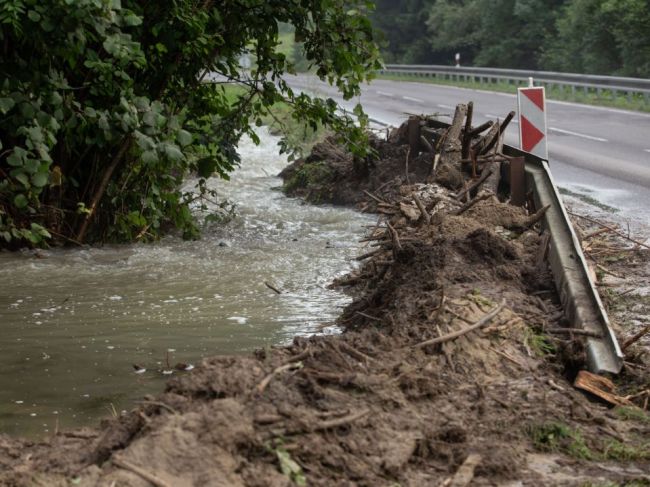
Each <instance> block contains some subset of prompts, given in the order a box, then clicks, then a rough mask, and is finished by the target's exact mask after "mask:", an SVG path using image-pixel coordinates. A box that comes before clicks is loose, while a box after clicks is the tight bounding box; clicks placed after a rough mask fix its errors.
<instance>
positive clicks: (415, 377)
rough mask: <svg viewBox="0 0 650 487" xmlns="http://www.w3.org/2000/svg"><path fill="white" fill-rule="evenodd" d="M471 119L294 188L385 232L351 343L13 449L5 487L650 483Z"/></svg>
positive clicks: (531, 221) (207, 372)
mask: <svg viewBox="0 0 650 487" xmlns="http://www.w3.org/2000/svg"><path fill="white" fill-rule="evenodd" d="M469 113H471V108H469V107H468V106H463V105H461V106H459V107H458V108H457V110H456V114H455V116H454V120H453V123H452V125H451V127H450V128H449V129H440V128H437V127H436V126H435V123H434V122H435V121H434V120H431V119H429V118H427V117H412V118H411V119H410V120H409V121H408V122H407V123H406V124H405V125H403V126H402V127H400V128H399V129H396V130H395V131H393V132H392V133H391V134H390V135H389V137H388V140H383V141H382V140H379V139H377V138H375V139H374V140H373V142H372V143H373V146H374V147H375V149H376V151H377V156H376V157H374V158H371V159H368V160H364V161H359V160H355V159H354V158H353V157H352V156H351V155H349V154H347V153H346V152H344V151H342V150H341V149H340V148H338V147H336V146H335V145H334V144H333V141H331V140H330V141H326V142H325V143H323V144H321V145H317V146H316V147H315V148H314V152H313V153H312V155H311V156H310V157H308V158H306V159H305V160H303V161H299V162H298V163H297V164H295V165H293V166H292V167H291V168H289V169H288V170H287V171H285V173H284V177H285V180H286V181H287V186H288V188H287V189H288V191H289V192H290V193H292V194H297V195H302V196H303V197H307V198H309V199H310V200H312V201H321V202H325V201H330V202H331V201H336V202H339V203H347V204H356V205H359V207H360V208H362V209H364V210H365V211H375V212H377V213H379V214H380V220H379V221H378V223H377V225H376V227H374V228H372V229H371V230H370V231H369V232H368V234H367V235H366V236H365V237H364V238H363V242H364V243H365V244H366V249H365V251H364V253H363V254H362V255H360V256H359V257H358V260H359V261H360V262H361V263H362V264H361V265H360V267H359V268H358V269H357V270H356V271H355V272H353V273H352V274H350V275H348V276H345V277H343V278H341V279H339V280H338V281H337V282H335V283H334V284H333V285H335V286H340V287H345V288H347V289H349V290H350V292H351V293H352V295H353V296H354V300H353V302H352V303H351V304H350V305H349V306H348V307H347V308H346V309H345V310H344V311H343V313H342V315H341V317H340V318H339V320H338V323H337V324H338V325H339V327H340V328H341V329H342V330H343V332H342V333H341V334H340V335H327V336H313V337H310V338H296V339H295V340H294V342H293V344H292V345H291V346H288V347H279V348H271V349H266V350H259V351H257V352H256V353H254V354H252V355H250V356H236V357H213V358H209V359H206V360H204V361H203V363H201V364H200V365H199V366H197V367H196V369H195V370H193V371H192V372H191V373H189V374H186V375H184V376H182V377H177V378H174V379H172V380H171V381H170V382H169V383H168V386H167V390H166V391H165V392H164V393H163V394H161V395H160V396H159V397H156V398H153V397H150V398H146V399H145V401H143V402H142V404H141V405H140V407H138V408H137V409H134V410H133V411H131V412H129V413H128V414H126V415H123V416H120V417H118V418H115V419H112V420H109V421H107V422H106V423H105V424H104V425H103V426H102V428H101V430H99V431H87V430H84V431H77V432H69V433H60V434H57V435H55V436H54V437H52V438H51V439H48V440H47V441H44V442H43V443H39V444H33V443H28V442H24V441H20V440H15V439H9V438H7V437H0V484H9V485H48V486H50V485H62V486H63V485H69V482H70V481H74V483H76V484H77V485H107V486H108V485H122V486H134V487H135V486H145V485H151V484H153V485H157V486H159V487H160V486H172V485H173V486H182V485H197V486H198V485H201V486H203V485H205V486H209V485H215V486H217V485H229V486H231V485H232V486H237V485H242V486H243V485H246V486H290V485H316V486H319V485H322V486H330V485H455V486H468V485H585V484H589V483H593V482H597V483H602V482H605V481H608V482H615V483H629V482H633V481H639V482H648V481H650V477H649V476H648V474H647V472H648V471H649V469H648V467H649V466H650V449H649V447H648V444H647V437H648V436H647V435H648V434H649V433H650V422H648V420H647V416H646V415H645V413H644V412H643V411H642V410H641V409H640V408H636V406H634V405H633V403H630V405H629V406H626V408H624V409H614V410H612V409H611V407H610V406H609V405H608V404H606V403H601V402H597V401H595V400H594V398H593V396H587V395H585V394H584V393H582V392H580V391H578V390H576V389H574V388H573V387H572V383H571V381H572V380H573V376H575V375H576V373H577V372H578V368H579V366H580V364H581V358H580V357H581V356H580V353H581V347H580V344H581V342H582V340H584V337H583V336H580V335H578V334H574V333H566V329H567V326H569V328H570V323H566V322H565V321H564V318H563V312H562V308H561V305H560V303H559V300H558V298H557V296H556V294H555V291H554V287H553V282H552V279H551V276H550V273H549V271H548V267H547V264H546V261H545V245H544V241H543V240H544V239H543V237H541V236H540V235H539V231H538V230H537V228H536V223H537V221H538V220H539V218H540V215H541V214H542V213H541V212H543V211H544V210H543V209H537V210H536V211H529V209H527V208H526V206H525V204H526V201H525V199H526V198H525V195H524V198H520V196H521V195H517V194H511V193H509V192H508V191H506V192H504V190H507V186H508V185H503V184H501V181H502V176H503V177H506V178H511V177H512V175H513V174H514V172H513V171H511V170H510V166H515V165H516V162H515V163H513V161H512V159H510V158H507V157H505V156H504V155H503V154H502V153H501V150H500V144H501V134H502V133H503V130H504V129H505V125H507V120H508V117H506V119H505V120H504V122H503V123H501V124H497V123H494V124H492V125H490V126H486V127H478V128H473V127H472V124H471V115H468V114H469ZM495 127H496V128H495ZM483 132H485V133H484V134H483ZM416 135H417V137H416ZM416 145H417V147H416ZM518 199H519V200H521V199H523V201H517V200H518ZM513 200H514V201H513ZM507 201H510V202H517V203H518V204H516V205H515V204H509V203H508V202H507ZM278 299H281V298H280V297H278ZM583 379H588V378H585V377H583ZM592 385H594V387H595V384H594V383H592ZM607 385H608V387H609V384H607ZM612 387H613V384H612ZM612 394H614V391H612Z"/></svg>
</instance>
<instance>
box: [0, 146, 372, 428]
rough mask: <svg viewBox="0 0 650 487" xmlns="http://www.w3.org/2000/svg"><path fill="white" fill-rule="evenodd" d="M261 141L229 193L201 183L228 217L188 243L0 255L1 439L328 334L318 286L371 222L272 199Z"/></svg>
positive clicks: (330, 294) (344, 262) (272, 180)
mask: <svg viewBox="0 0 650 487" xmlns="http://www.w3.org/2000/svg"><path fill="white" fill-rule="evenodd" d="M261 139H262V143H261V145H260V146H255V145H253V144H252V143H251V142H249V141H243V142H242V144H241V146H240V153H241V155H242V166H241V168H240V169H238V170H237V171H236V172H235V173H234V174H233V175H232V180H231V181H230V182H226V181H222V180H217V179H215V180H211V181H210V185H211V187H213V188H216V189H217V190H218V192H219V195H220V197H221V198H228V199H229V200H231V201H232V202H234V203H236V205H237V217H236V218H235V219H234V220H233V221H231V222H230V223H228V224H226V225H215V224H212V225H211V226H210V227H208V228H207V229H206V231H205V235H204V238H203V239H202V240H200V241H194V242H189V241H188V242H186V241H183V240H181V239H180V238H177V237H168V238H165V239H163V240H162V241H161V242H158V243H155V244H140V245H126V246H124V245H123V246H103V247H88V248H83V249H79V248H70V249H62V250H61V249H57V250H45V251H39V252H38V253H35V252H32V251H24V252H20V253H8V252H7V253H0V277H1V280H0V326H1V328H0V331H1V333H2V334H1V336H0V383H1V387H0V431H1V432H4V433H9V434H15V435H22V436H32V437H38V436H42V435H47V434H51V433H53V432H54V431H55V429H56V428H70V427H76V426H81V425H88V424H94V423H96V422H97V419H98V418H99V417H103V416H107V415H111V414H118V413H119V412H120V411H121V410H124V409H129V408H131V407H132V406H133V404H134V401H136V400H138V399H140V398H141V397H142V396H143V395H145V394H147V393H156V392H160V391H161V390H162V388H163V384H164V381H165V379H167V378H168V377H169V375H167V374H168V373H169V372H170V370H173V374H182V373H186V372H183V371H178V370H176V369H174V366H175V365H176V364H179V363H183V364H196V363H197V362H199V361H200V360H201V358H202V357H206V356H210V355H216V354H231V353H241V352H244V351H250V350H252V349H255V348H258V347H267V346H272V345H279V344H284V343H288V342H290V341H291V339H292V338H293V337H294V336H296V335H305V334H311V333H314V332H325V333H327V332H331V331H332V328H323V327H322V324H323V323H326V322H329V321H331V320H333V319H334V318H335V317H336V316H337V315H338V314H339V312H340V309H341V307H342V306H344V305H345V304H346V303H347V302H348V298H347V297H346V296H345V295H343V294H341V293H339V292H336V291H332V290H328V289H327V285H328V284H329V283H330V282H331V280H332V279H333V278H334V277H336V276H339V275H342V274H344V273H346V272H347V271H349V270H350V268H351V266H352V265H353V264H352V262H353V257H354V256H355V255H356V254H357V253H358V251H359V249H358V244H355V242H356V241H357V240H358V238H359V235H360V234H361V233H362V231H363V226H364V225H368V224H371V223H373V222H374V218H371V217H366V216H363V215H361V214H359V213H356V212H353V211H351V210H346V209H341V208H334V207H328V206H321V207H318V206H313V205H305V204H302V203H301V202H300V201H299V200H297V199H290V198H286V197H284V196H283V195H282V194H281V193H280V192H279V191H278V190H277V189H274V188H277V187H278V186H279V185H280V184H281V181H280V180H279V179H278V178H276V177H275V175H276V174H277V173H278V172H279V171H280V170H281V169H282V168H283V167H284V166H285V165H286V160H285V159H283V158H282V157H280V156H277V155H276V152H277V151H276V143H277V139H275V138H273V137H271V136H269V135H266V134H261ZM188 184H189V185H191V182H188ZM265 281H266V282H269V283H270V284H272V285H273V286H275V287H277V288H279V289H280V290H281V291H282V294H280V295H278V294H276V293H275V292H274V291H272V290H271V289H269V288H268V287H267V286H266V285H265V284H264V283H265ZM134 364H135V365H137V366H138V367H139V368H140V370H138V371H137V372H136V369H135V368H134ZM142 369H144V370H142Z"/></svg>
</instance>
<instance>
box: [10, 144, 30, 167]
mask: <svg viewBox="0 0 650 487" xmlns="http://www.w3.org/2000/svg"><path fill="white" fill-rule="evenodd" d="M26 155H27V151H26V150H25V149H23V148H22V147H14V150H13V152H12V153H11V155H10V156H9V157H7V164H9V165H10V166H14V167H18V166H22V165H23V161H24V160H25V156H26Z"/></svg>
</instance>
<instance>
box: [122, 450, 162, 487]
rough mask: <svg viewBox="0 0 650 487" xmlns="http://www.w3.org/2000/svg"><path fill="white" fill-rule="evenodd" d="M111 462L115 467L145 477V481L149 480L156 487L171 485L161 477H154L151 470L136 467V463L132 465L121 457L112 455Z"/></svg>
mask: <svg viewBox="0 0 650 487" xmlns="http://www.w3.org/2000/svg"><path fill="white" fill-rule="evenodd" d="M111 462H112V463H113V465H115V466H117V467H120V468H123V469H125V470H130V471H131V472H133V473H135V474H137V475H139V476H140V477H142V478H143V479H145V480H146V481H147V482H151V483H152V484H153V485H155V486H156V487H172V484H169V483H167V482H165V481H164V480H162V479H161V478H159V477H156V476H155V475H154V474H152V473H151V472H147V471H146V470H145V469H143V468H142V467H138V466H137V465H134V464H132V463H131V462H128V461H126V460H124V459H122V458H117V457H113V458H111Z"/></svg>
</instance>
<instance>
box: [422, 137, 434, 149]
mask: <svg viewBox="0 0 650 487" xmlns="http://www.w3.org/2000/svg"><path fill="white" fill-rule="evenodd" d="M420 142H421V143H422V145H423V146H424V147H426V149H427V151H428V152H433V146H432V145H431V144H430V143H429V141H428V140H427V138H426V137H425V136H424V135H420Z"/></svg>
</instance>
